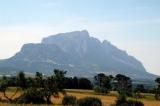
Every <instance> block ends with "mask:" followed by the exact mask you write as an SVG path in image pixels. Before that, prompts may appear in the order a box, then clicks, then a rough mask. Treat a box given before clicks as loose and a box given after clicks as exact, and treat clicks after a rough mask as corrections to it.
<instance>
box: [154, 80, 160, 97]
mask: <svg viewBox="0 0 160 106" xmlns="http://www.w3.org/2000/svg"><path fill="white" fill-rule="evenodd" d="M155 82H156V83H157V88H156V92H155V99H156V100H160V78H157V79H156V80H155Z"/></svg>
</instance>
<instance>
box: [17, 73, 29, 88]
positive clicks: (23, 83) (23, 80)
mask: <svg viewBox="0 0 160 106" xmlns="http://www.w3.org/2000/svg"><path fill="white" fill-rule="evenodd" d="M17 86H19V87H21V88H22V89H26V88H27V83H26V78H25V74H24V73H23V72H22V71H20V72H19V73H18V75H17Z"/></svg>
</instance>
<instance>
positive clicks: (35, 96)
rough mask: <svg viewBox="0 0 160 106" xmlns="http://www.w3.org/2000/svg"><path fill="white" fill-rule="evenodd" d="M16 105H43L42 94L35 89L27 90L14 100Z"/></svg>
mask: <svg viewBox="0 0 160 106" xmlns="http://www.w3.org/2000/svg"><path fill="white" fill-rule="evenodd" d="M15 102H16V103H20V104H23V103H24V104H29V103H33V104H44V103H46V101H45V100H44V97H43V95H42V92H41V91H39V90H37V89H31V88H30V89H28V90H27V91H26V92H25V93H24V94H22V95H21V96H20V97H18V98H16V99H15Z"/></svg>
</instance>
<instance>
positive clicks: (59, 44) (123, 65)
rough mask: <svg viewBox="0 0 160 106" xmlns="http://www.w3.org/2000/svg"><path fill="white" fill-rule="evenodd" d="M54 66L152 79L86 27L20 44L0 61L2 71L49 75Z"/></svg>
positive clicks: (78, 73) (137, 63)
mask: <svg viewBox="0 0 160 106" xmlns="http://www.w3.org/2000/svg"><path fill="white" fill-rule="evenodd" d="M54 68H58V69H64V70H66V71H67V73H68V75H71V76H87V77H90V76H93V75H95V74H97V73H100V72H103V73H106V74H112V75H115V74H118V73H121V74H125V75H128V76H130V77H132V78H142V79H143V78H144V79H153V78H154V77H155V75H152V74H150V73H148V72H147V71H146V70H145V68H144V67H143V65H142V63H141V62H140V61H138V60H137V59H136V58H134V57H133V56H130V55H128V54H127V53H126V52H125V51H123V50H120V49H118V48H117V47H116V46H114V45H112V44H111V43H110V42H108V41H107V40H105V41H103V42H101V41H99V40H98V39H96V38H93V37H90V36H89V33H88V32H87V31H86V30H83V31H74V32H68V33H60V34H57V35H52V36H49V37H47V38H44V39H42V42H41V43H37V44H34V43H29V44H25V45H23V47H22V48H21V50H20V52H18V53H17V54H15V55H14V56H13V57H11V58H9V59H5V60H1V61H0V72H1V73H9V74H10V73H15V72H16V71H19V70H23V71H27V72H32V73H34V72H36V71H40V72H43V73H45V74H50V73H51V72H52V70H53V69H54Z"/></svg>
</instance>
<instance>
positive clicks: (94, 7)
mask: <svg viewBox="0 0 160 106" xmlns="http://www.w3.org/2000/svg"><path fill="white" fill-rule="evenodd" d="M82 29H87V30H88V31H89V33H90V35H91V36H94V37H96V38H99V39H100V40H104V39H106V40H109V41H110V42H111V43H113V44H115V45H116V46H117V47H119V48H121V49H123V50H126V51H127V52H128V53H129V54H130V55H133V56H135V57H136V58H137V59H138V60H140V61H141V62H142V63H143V64H144V66H145V68H146V70H147V71H148V72H152V73H155V74H159V75H160V56H159V55H160V0H0V59H5V58H9V57H11V56H13V55H14V54H15V53H16V52H18V51H19V50H20V48H21V47H22V45H23V44H24V43H31V42H33V43H37V42H40V41H41V39H42V38H43V37H46V36H48V35H52V34H56V33H59V32H69V31H74V30H82Z"/></svg>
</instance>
